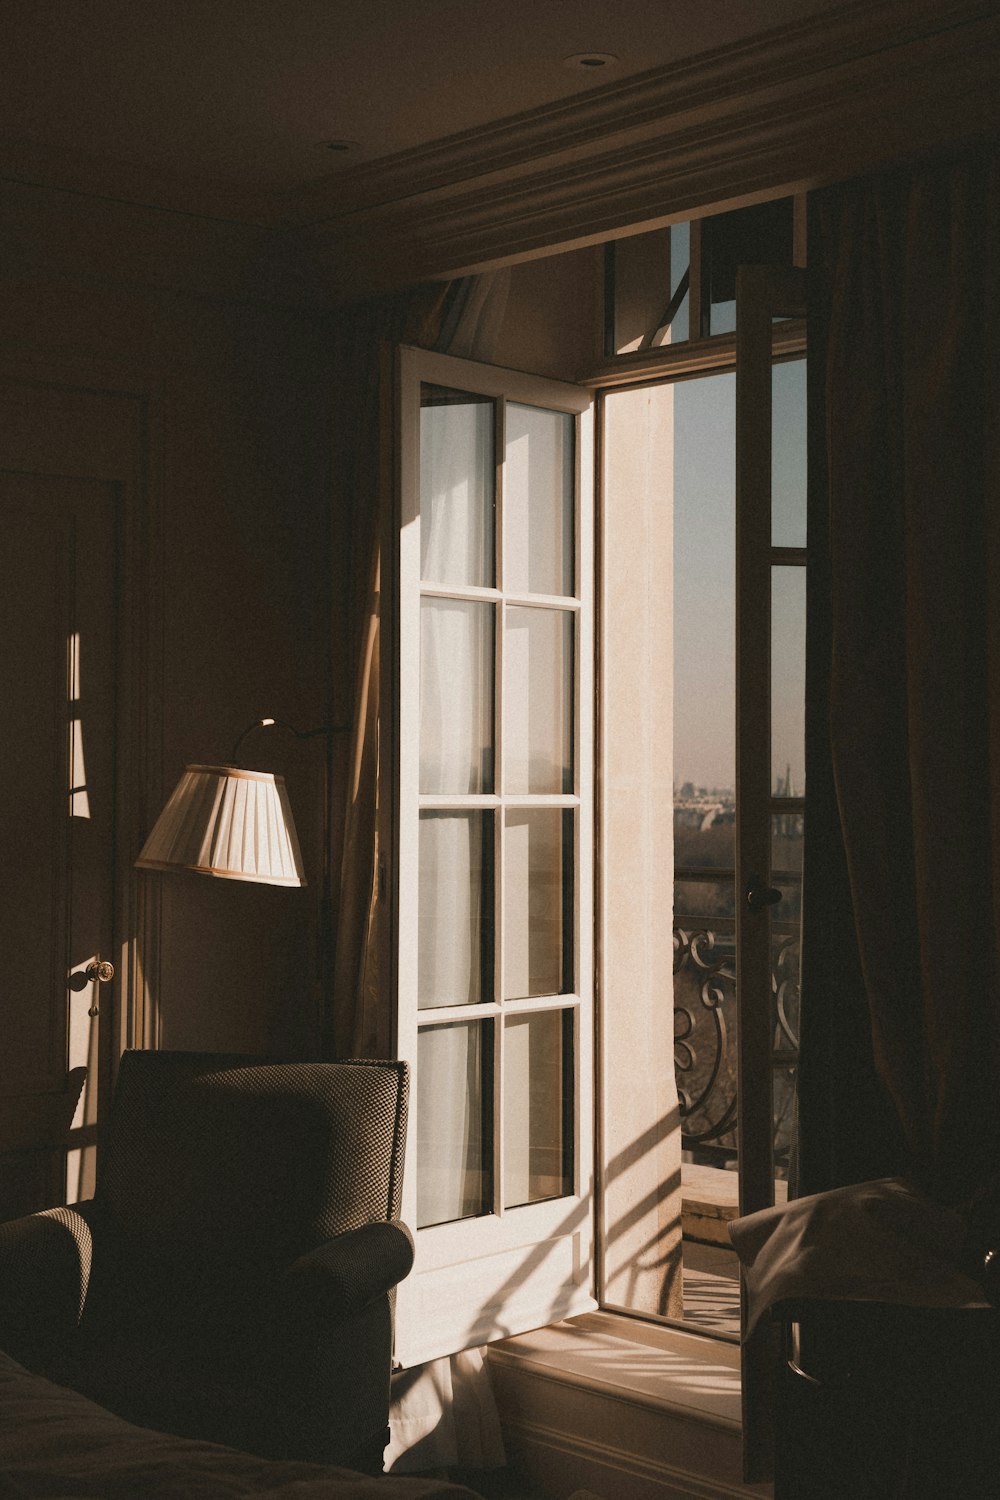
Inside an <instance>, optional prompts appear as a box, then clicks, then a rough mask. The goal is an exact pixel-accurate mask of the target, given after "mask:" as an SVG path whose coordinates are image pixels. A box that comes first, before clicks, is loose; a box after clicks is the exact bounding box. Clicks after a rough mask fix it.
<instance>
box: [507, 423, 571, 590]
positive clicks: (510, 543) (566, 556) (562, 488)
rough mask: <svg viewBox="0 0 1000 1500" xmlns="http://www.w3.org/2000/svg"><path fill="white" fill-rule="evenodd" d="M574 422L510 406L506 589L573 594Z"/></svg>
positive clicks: (508, 424)
mask: <svg viewBox="0 0 1000 1500" xmlns="http://www.w3.org/2000/svg"><path fill="white" fill-rule="evenodd" d="M575 431H576V429H575V419H574V418H573V417H572V416H571V415H570V414H569V413H568V412H562V411H545V410H543V409H542V408H541V407H538V406H519V405H517V404H516V403H515V402H513V401H512V402H510V403H509V404H508V406H507V438H506V467H505V473H504V502H503V503H504V563H503V569H504V588H506V589H507V590H509V591H510V592H512V593H515V594H568V595H572V593H573V571H574V567H573V564H574V559H573V510H574V505H573V490H574V473H575V463H574V451H575Z"/></svg>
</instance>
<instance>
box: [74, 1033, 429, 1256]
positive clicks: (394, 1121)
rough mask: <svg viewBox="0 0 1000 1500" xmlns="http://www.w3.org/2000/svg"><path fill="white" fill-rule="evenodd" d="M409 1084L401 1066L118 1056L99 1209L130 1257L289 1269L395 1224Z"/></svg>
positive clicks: (170, 1055)
mask: <svg viewBox="0 0 1000 1500" xmlns="http://www.w3.org/2000/svg"><path fill="white" fill-rule="evenodd" d="M407 1087H408V1079H407V1072H406V1066H405V1064H402V1063H397V1062H379V1061H359V1062H343V1063H272V1062H268V1061H265V1060H263V1059H259V1058H253V1057H243V1056H238V1055H232V1054H220V1053H193V1052H139V1051H132V1052H126V1053H125V1054H124V1055H123V1057H122V1059H121V1064H120V1070H119V1074H118V1081H117V1085H116V1090H115V1098H114V1103H113V1107H112V1110H111V1116H110V1120H109V1124H108V1129H107V1133H106V1136H105V1139H104V1143H103V1149H102V1153H101V1164H100V1170H99V1176H98V1184H97V1193H96V1195H95V1196H96V1199H97V1205H98V1206H99V1207H100V1209H101V1211H102V1213H103V1214H104V1215H106V1216H107V1217H109V1218H110V1219H111V1220H112V1221H113V1222H114V1224H115V1226H116V1228H117V1230H118V1232H119V1234H120V1235H122V1236H124V1238H125V1239H126V1240H127V1241H128V1242H129V1243H130V1245H131V1247H132V1250H133V1251H134V1252H135V1253H137V1254H139V1255H140V1256H145V1255H147V1254H148V1255H150V1256H152V1257H153V1259H155V1260H156V1261H158V1262H161V1263H162V1262H163V1261H164V1260H165V1259H170V1258H171V1257H172V1256H174V1255H175V1254H176V1255H178V1256H180V1257H182V1258H184V1259H186V1260H188V1262H189V1264H192V1266H193V1264H194V1263H197V1264H198V1266H199V1268H200V1270H199V1274H200V1275H204V1274H206V1273H208V1274H210V1273H211V1269H212V1267H213V1266H215V1267H217V1268H218V1269H219V1271H220V1273H221V1274H228V1270H227V1268H228V1269H235V1268H236V1267H238V1266H243V1267H244V1268H249V1266H250V1265H256V1266H257V1267H259V1268H260V1269H261V1270H263V1269H265V1267H267V1266H274V1265H278V1264H283V1263H287V1261H288V1260H290V1259H292V1258H294V1257H295V1256H296V1255H299V1254H302V1253H303V1252H304V1251H306V1250H308V1249H311V1248H313V1246H315V1245H317V1244H319V1243H321V1242H322V1241H323V1240H325V1239H328V1238H330V1237H331V1236H332V1235H336V1234H340V1233H342V1232H343V1231H345V1230H348V1229H353V1228H356V1227H357V1226H359V1225H361V1224H365V1223H370V1222H372V1221H374V1220H379V1219H387V1218H392V1217H396V1216H397V1215H398V1213H399V1207H400V1193H401V1182H402V1169H403V1154H404V1142H405V1129H406V1103H407Z"/></svg>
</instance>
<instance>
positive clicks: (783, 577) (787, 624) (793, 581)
mask: <svg viewBox="0 0 1000 1500" xmlns="http://www.w3.org/2000/svg"><path fill="white" fill-rule="evenodd" d="M805 700H806V570H805V568H794V567H784V568H782V567H778V568H772V569H771V785H772V787H773V789H774V794H775V796H777V797H801V796H802V794H803V792H804V791H805V784H806V771H805Z"/></svg>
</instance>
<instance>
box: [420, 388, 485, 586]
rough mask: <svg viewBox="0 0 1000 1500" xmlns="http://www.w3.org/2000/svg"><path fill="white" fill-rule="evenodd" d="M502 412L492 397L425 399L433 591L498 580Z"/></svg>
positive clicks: (426, 553) (454, 394) (424, 492)
mask: <svg viewBox="0 0 1000 1500" xmlns="http://www.w3.org/2000/svg"><path fill="white" fill-rule="evenodd" d="M494 406H495V403H494V402H493V401H491V400H489V399H488V398H487V397H485V396H473V395H469V394H468V392H466V391H449V390H445V389H443V388H442V387H441V386H434V385H424V386H421V391H420V575H421V577H422V578H423V579H424V580H425V581H426V582H429V583H448V584H456V583H457V584H473V585H480V586H482V587H486V588H490V587H492V585H493V580H494V562H493V557H494V545H493V534H494V492H495V488H496V463H495V456H494V437H493V433H494V420H495V418H494Z"/></svg>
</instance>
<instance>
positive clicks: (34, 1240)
mask: <svg viewBox="0 0 1000 1500" xmlns="http://www.w3.org/2000/svg"><path fill="white" fill-rule="evenodd" d="M95 1218H96V1215H95V1212H94V1206H93V1203H92V1202H87V1203H78V1204H75V1205H74V1206H73V1207H72V1208H50V1209H46V1210H45V1211H44V1212H43V1213H37V1214H29V1215H27V1216H26V1217H25V1218H23V1219H11V1220H9V1221H8V1222H7V1223H6V1224H0V1348H3V1349H4V1350H6V1352H7V1353H8V1354H10V1355H11V1356H12V1358H14V1359H17V1360H19V1361H20V1362H21V1363H22V1364H27V1365H28V1366H29V1367H32V1366H34V1365H35V1364H37V1363H38V1362H39V1360H44V1357H45V1351H47V1350H49V1349H50V1348H52V1347H54V1346H57V1345H58V1344H59V1343H60V1342H61V1340H62V1339H64V1338H66V1337H67V1336H68V1335H69V1334H70V1333H71V1332H72V1331H73V1329H74V1328H76V1327H77V1325H78V1324H79V1322H80V1317H81V1315H82V1313H83V1307H84V1303H85V1302H86V1298H87V1288H88V1285H89V1282H90V1267H91V1260H92V1254H93V1238H92V1233H91V1226H92V1224H93V1222H94V1220H95Z"/></svg>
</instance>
